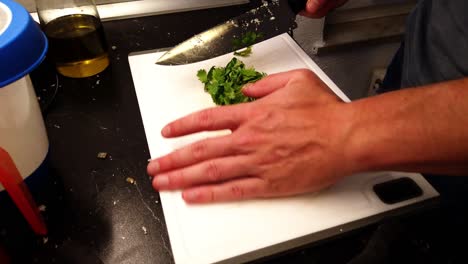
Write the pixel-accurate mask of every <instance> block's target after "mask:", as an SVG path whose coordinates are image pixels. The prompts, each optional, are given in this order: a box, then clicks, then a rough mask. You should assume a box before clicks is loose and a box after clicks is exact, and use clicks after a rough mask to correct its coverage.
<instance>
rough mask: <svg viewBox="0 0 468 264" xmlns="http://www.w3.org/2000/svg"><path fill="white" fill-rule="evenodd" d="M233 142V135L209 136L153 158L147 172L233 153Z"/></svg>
mask: <svg viewBox="0 0 468 264" xmlns="http://www.w3.org/2000/svg"><path fill="white" fill-rule="evenodd" d="M232 144H233V143H232V137H231V135H227V136H220V137H214V138H207V139H204V140H201V141H198V142H195V143H193V144H191V145H189V146H186V147H183V148H181V149H178V150H176V151H174V152H171V153H169V154H167V155H165V156H163V157H160V158H158V159H154V160H152V161H151V162H150V164H148V167H147V172H148V174H149V175H153V176H154V175H156V174H158V173H161V172H165V171H169V170H173V169H176V168H183V167H186V166H189V165H192V164H194V163H197V162H200V161H204V160H209V159H213V158H216V157H223V156H226V155H229V154H231V153H232V147H231V146H232Z"/></svg>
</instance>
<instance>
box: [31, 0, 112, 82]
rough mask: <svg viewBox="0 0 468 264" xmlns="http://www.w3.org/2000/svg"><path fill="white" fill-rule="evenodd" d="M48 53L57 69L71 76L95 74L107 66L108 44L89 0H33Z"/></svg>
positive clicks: (92, 2) (96, 11)
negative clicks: (46, 41)
mask: <svg viewBox="0 0 468 264" xmlns="http://www.w3.org/2000/svg"><path fill="white" fill-rule="evenodd" d="M36 8H37V14H38V16H39V21H40V24H41V28H42V30H43V31H44V32H45V34H46V36H47V38H48V40H49V56H50V58H51V60H52V61H53V62H54V63H55V66H56V69H57V71H58V72H59V73H60V74H62V75H64V76H66V77H72V78H83V77H89V76H93V75H96V74H98V73H100V72H102V71H103V70H105V69H106V68H107V66H109V57H108V45H107V41H106V38H105V35H104V29H103V26H102V23H101V19H100V17H99V13H98V10H97V8H96V5H95V4H94V1H93V0H52V1H51V0H36Z"/></svg>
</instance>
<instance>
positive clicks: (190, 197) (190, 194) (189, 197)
mask: <svg viewBox="0 0 468 264" xmlns="http://www.w3.org/2000/svg"><path fill="white" fill-rule="evenodd" d="M182 196H183V198H184V200H186V201H188V202H193V201H196V200H197V199H198V197H199V196H200V192H199V191H197V190H189V191H185V192H183V193H182Z"/></svg>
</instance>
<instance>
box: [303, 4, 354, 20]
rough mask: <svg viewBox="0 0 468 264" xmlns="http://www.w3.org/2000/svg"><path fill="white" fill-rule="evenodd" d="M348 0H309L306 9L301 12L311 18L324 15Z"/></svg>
mask: <svg viewBox="0 0 468 264" xmlns="http://www.w3.org/2000/svg"><path fill="white" fill-rule="evenodd" d="M347 1H348V0H308V1H307V4H306V8H305V10H303V11H301V12H300V13H299V14H300V15H302V16H306V17H310V18H321V17H324V16H325V15H326V14H327V13H328V12H330V11H332V10H333V9H335V8H337V7H340V6H342V5H344V4H345V3H346V2H347Z"/></svg>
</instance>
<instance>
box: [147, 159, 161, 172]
mask: <svg viewBox="0 0 468 264" xmlns="http://www.w3.org/2000/svg"><path fill="white" fill-rule="evenodd" d="M158 172H159V162H157V161H155V160H153V161H151V162H150V164H148V174H150V175H155V174H157V173H158Z"/></svg>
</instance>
